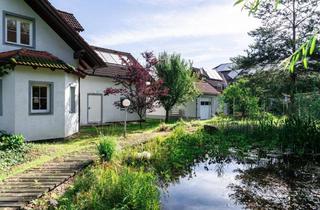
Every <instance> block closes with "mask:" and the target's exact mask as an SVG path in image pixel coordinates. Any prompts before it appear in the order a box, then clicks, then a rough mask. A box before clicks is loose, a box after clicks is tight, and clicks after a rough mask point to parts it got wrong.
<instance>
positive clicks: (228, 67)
mask: <svg viewBox="0 0 320 210" xmlns="http://www.w3.org/2000/svg"><path fill="white" fill-rule="evenodd" d="M213 70H214V71H216V72H218V73H219V74H220V76H221V77H222V78H223V80H225V82H226V83H227V85H228V84H230V83H232V82H234V81H235V80H236V78H237V77H238V76H240V75H241V72H242V71H243V70H237V69H234V64H233V63H223V64H220V65H219V66H217V67H215V68H213Z"/></svg>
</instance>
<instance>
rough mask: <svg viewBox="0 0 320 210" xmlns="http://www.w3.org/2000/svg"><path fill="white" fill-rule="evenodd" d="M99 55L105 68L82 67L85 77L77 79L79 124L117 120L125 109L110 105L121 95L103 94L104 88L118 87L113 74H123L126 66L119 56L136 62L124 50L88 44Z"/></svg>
mask: <svg viewBox="0 0 320 210" xmlns="http://www.w3.org/2000/svg"><path fill="white" fill-rule="evenodd" d="M92 49H94V51H95V52H96V53H97V54H98V55H99V57H100V58H101V59H102V60H103V61H104V62H105V63H106V66H105V67H102V68H97V69H89V68H88V69H86V70H83V72H85V73H86V75H87V76H86V77H85V78H84V79H81V80H80V119H81V120H80V123H81V125H90V124H105V123H110V122H120V121H124V119H125V111H124V110H123V109H118V108H116V107H115V106H114V103H115V102H116V101H119V100H120V99H121V97H120V96H119V95H109V96H104V90H105V89H106V88H111V87H112V88H120V87H117V86H115V83H114V78H115V77H116V76H125V75H126V66H124V64H123V61H122V60H121V59H120V56H121V58H122V59H127V60H131V61H134V62H137V61H136V60H135V58H134V57H133V56H132V55H131V54H130V53H126V52H120V51H116V50H110V49H105V48H101V47H92ZM127 119H128V121H138V120H139V119H140V118H139V116H138V115H137V114H136V113H134V114H129V113H128V116H127Z"/></svg>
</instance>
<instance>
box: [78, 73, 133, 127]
mask: <svg viewBox="0 0 320 210" xmlns="http://www.w3.org/2000/svg"><path fill="white" fill-rule="evenodd" d="M110 87H115V86H114V82H113V79H110V78H106V77H95V76H87V77H86V78H85V79H81V80H80V107H81V108H80V109H81V110H80V121H81V125H88V94H92V93H98V94H103V92H104V90H105V89H106V88H110ZM116 88H118V87H116ZM119 100H120V96H119V95H109V96H103V120H102V122H103V123H108V122H121V121H124V119H125V112H124V111H121V110H120V109H117V108H116V107H115V106H114V102H116V101H119ZM137 120H139V117H138V115H137V114H128V121H137Z"/></svg>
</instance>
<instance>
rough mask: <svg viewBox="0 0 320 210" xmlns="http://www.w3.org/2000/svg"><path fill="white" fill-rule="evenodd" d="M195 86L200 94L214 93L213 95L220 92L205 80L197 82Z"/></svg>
mask: <svg viewBox="0 0 320 210" xmlns="http://www.w3.org/2000/svg"><path fill="white" fill-rule="evenodd" d="M196 86H197V88H198V89H199V91H200V93H202V94H208V95H215V96H216V95H219V94H220V92H219V91H217V90H216V89H215V88H214V87H212V86H211V85H210V84H209V83H207V82H203V81H201V82H197V83H196Z"/></svg>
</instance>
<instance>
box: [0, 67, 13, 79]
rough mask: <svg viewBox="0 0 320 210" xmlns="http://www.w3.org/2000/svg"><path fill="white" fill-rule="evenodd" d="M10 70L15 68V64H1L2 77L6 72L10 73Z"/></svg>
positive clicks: (0, 74) (0, 72)
mask: <svg viewBox="0 0 320 210" xmlns="http://www.w3.org/2000/svg"><path fill="white" fill-rule="evenodd" d="M10 70H12V71H13V70H14V65H12V64H3V65H0V77H3V76H4V75H6V74H9V71H10Z"/></svg>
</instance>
